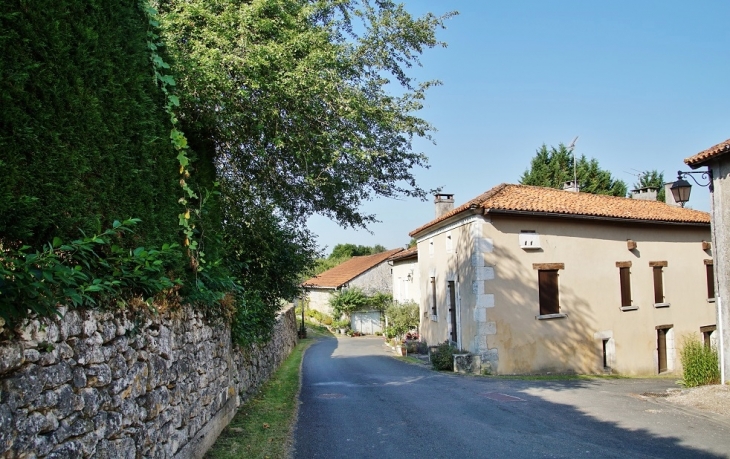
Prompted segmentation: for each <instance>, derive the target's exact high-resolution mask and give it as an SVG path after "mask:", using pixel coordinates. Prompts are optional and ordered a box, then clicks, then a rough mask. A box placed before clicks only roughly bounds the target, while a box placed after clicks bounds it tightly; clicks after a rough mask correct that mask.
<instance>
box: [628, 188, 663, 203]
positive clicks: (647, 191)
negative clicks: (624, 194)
mask: <svg viewBox="0 0 730 459" xmlns="http://www.w3.org/2000/svg"><path fill="white" fill-rule="evenodd" d="M658 195H659V188H657V187H653V186H647V187H644V188H639V189H636V190H631V197H632V198H634V199H641V200H643V201H656V200H657V196H658Z"/></svg>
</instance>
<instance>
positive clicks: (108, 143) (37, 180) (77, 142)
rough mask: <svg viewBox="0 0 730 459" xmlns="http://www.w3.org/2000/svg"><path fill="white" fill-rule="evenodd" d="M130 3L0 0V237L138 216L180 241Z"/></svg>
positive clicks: (152, 236)
mask: <svg viewBox="0 0 730 459" xmlns="http://www.w3.org/2000/svg"><path fill="white" fill-rule="evenodd" d="M147 27H148V21H147V18H146V17H145V13H144V11H143V10H142V9H141V8H140V7H139V5H138V4H137V2H136V1H129V0H124V1H120V0H34V1H33V2H27V1H21V0H8V1H3V2H2V3H0V107H2V109H1V110H0V170H1V171H2V180H0V241H2V242H4V243H5V245H6V246H7V245H8V244H12V243H14V242H17V241H22V243H23V244H27V245H30V246H31V247H34V248H40V247H42V246H43V245H44V244H45V243H47V242H49V241H51V240H52V239H53V238H54V237H60V238H61V239H63V240H72V239H76V238H78V237H79V236H80V233H79V229H81V230H83V231H84V232H86V233H87V234H96V233H100V232H101V231H103V229H106V228H110V227H111V226H112V223H113V222H114V221H115V220H121V219H126V218H130V217H140V218H141V219H142V221H141V222H140V223H139V225H137V227H136V228H135V233H134V238H133V240H130V241H128V245H129V246H130V247H132V246H137V245H142V244H155V245H158V246H161V245H162V244H164V243H170V242H175V241H177V240H178V238H177V235H178V232H179V229H178V225H177V213H178V212H179V205H178V204H177V197H178V195H179V191H178V189H179V186H178V185H177V181H178V176H177V168H178V165H177V161H176V159H175V156H176V154H175V153H173V151H172V147H171V145H170V140H169V137H170V126H169V121H168V119H167V115H166V114H165V112H164V109H163V95H162V93H161V92H160V91H159V89H158V88H157V86H156V83H155V80H154V74H153V69H152V66H151V64H150V56H149V50H148V48H147V35H146V33H147Z"/></svg>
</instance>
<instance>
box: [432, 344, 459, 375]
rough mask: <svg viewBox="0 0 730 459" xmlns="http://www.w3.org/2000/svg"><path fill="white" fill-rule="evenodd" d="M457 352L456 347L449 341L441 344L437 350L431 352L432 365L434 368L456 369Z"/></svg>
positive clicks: (440, 369) (442, 369)
mask: <svg viewBox="0 0 730 459" xmlns="http://www.w3.org/2000/svg"><path fill="white" fill-rule="evenodd" d="M456 353H457V351H456V348H455V347H454V346H452V345H451V344H449V342H448V341H444V342H443V343H441V344H439V345H438V347H437V348H436V350H435V351H433V352H432V353H431V365H433V369H434V370H439V371H454V354H456Z"/></svg>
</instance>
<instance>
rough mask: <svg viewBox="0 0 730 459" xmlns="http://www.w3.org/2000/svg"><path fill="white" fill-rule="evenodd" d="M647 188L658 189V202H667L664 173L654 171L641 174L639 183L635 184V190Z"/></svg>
mask: <svg viewBox="0 0 730 459" xmlns="http://www.w3.org/2000/svg"><path fill="white" fill-rule="evenodd" d="M647 187H652V188H657V201H661V202H666V195H665V192H664V172H659V171H657V170H656V169H653V170H650V171H644V172H642V173H641V174H639V181H638V182H635V183H634V189H635V190H638V189H639V188H647Z"/></svg>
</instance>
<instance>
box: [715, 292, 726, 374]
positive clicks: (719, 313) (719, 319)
mask: <svg viewBox="0 0 730 459" xmlns="http://www.w3.org/2000/svg"><path fill="white" fill-rule="evenodd" d="M716 302H717V325H718V327H720V329H719V330H718V332H719V333H720V384H722V385H723V386H724V385H725V340H724V339H723V337H722V333H723V328H722V298H720V297H717V299H716Z"/></svg>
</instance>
